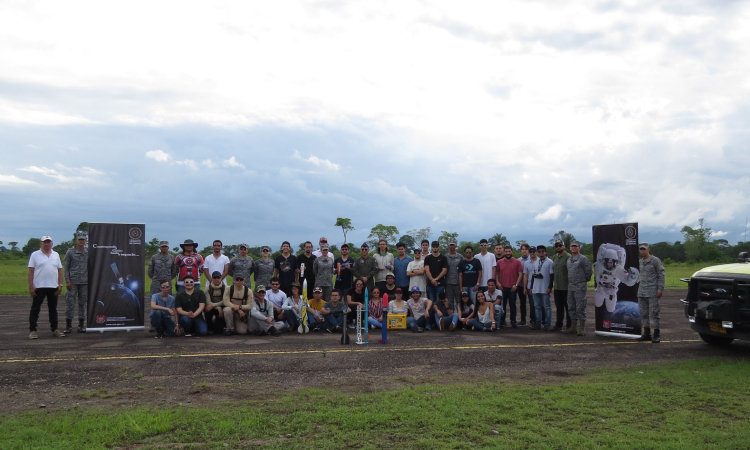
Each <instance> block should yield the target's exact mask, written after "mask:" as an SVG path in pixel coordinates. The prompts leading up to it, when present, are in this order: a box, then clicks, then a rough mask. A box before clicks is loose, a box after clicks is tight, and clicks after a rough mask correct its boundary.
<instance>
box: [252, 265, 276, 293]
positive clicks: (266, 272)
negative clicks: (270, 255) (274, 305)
mask: <svg viewBox="0 0 750 450" xmlns="http://www.w3.org/2000/svg"><path fill="white" fill-rule="evenodd" d="M275 268H276V262H275V261H274V260H272V259H263V258H261V259H259V260H257V261H255V268H254V269H253V270H254V271H255V285H256V286H259V285H263V286H270V285H271V277H273V271H274V269H275ZM246 281H247V280H246Z"/></svg>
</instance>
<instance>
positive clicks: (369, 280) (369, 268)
mask: <svg viewBox="0 0 750 450" xmlns="http://www.w3.org/2000/svg"><path fill="white" fill-rule="evenodd" d="M360 251H361V252H362V256H360V257H359V258H358V259H357V260H356V261H354V267H352V274H354V276H355V277H357V278H358V279H360V280H362V282H364V283H365V287H366V288H367V291H368V292H372V290H373V289H375V275H377V273H378V262H377V261H375V258H373V257H372V256H370V246H369V245H367V242H365V243H363V244H362V247H360Z"/></svg>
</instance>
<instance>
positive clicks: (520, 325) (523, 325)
mask: <svg viewBox="0 0 750 450" xmlns="http://www.w3.org/2000/svg"><path fill="white" fill-rule="evenodd" d="M518 326H519V327H525V326H526V321H525V320H522V321H520V322H518Z"/></svg>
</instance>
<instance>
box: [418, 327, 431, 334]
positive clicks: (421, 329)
mask: <svg viewBox="0 0 750 450" xmlns="http://www.w3.org/2000/svg"><path fill="white" fill-rule="evenodd" d="M427 329H428V330H429V328H427ZM424 330H425V329H424V328H422V327H419V328H417V333H424Z"/></svg>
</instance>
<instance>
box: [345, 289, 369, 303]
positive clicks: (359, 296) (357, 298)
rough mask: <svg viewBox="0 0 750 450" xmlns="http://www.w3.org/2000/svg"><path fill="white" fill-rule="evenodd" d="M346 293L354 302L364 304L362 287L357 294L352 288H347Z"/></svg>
mask: <svg viewBox="0 0 750 450" xmlns="http://www.w3.org/2000/svg"><path fill="white" fill-rule="evenodd" d="M346 295H350V296H351V297H352V301H353V302H354V303H362V304H363V305H364V304H365V290H364V289H362V293H361V294H357V292H356V291H355V289H354V288H351V289H349V292H347V293H346Z"/></svg>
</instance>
